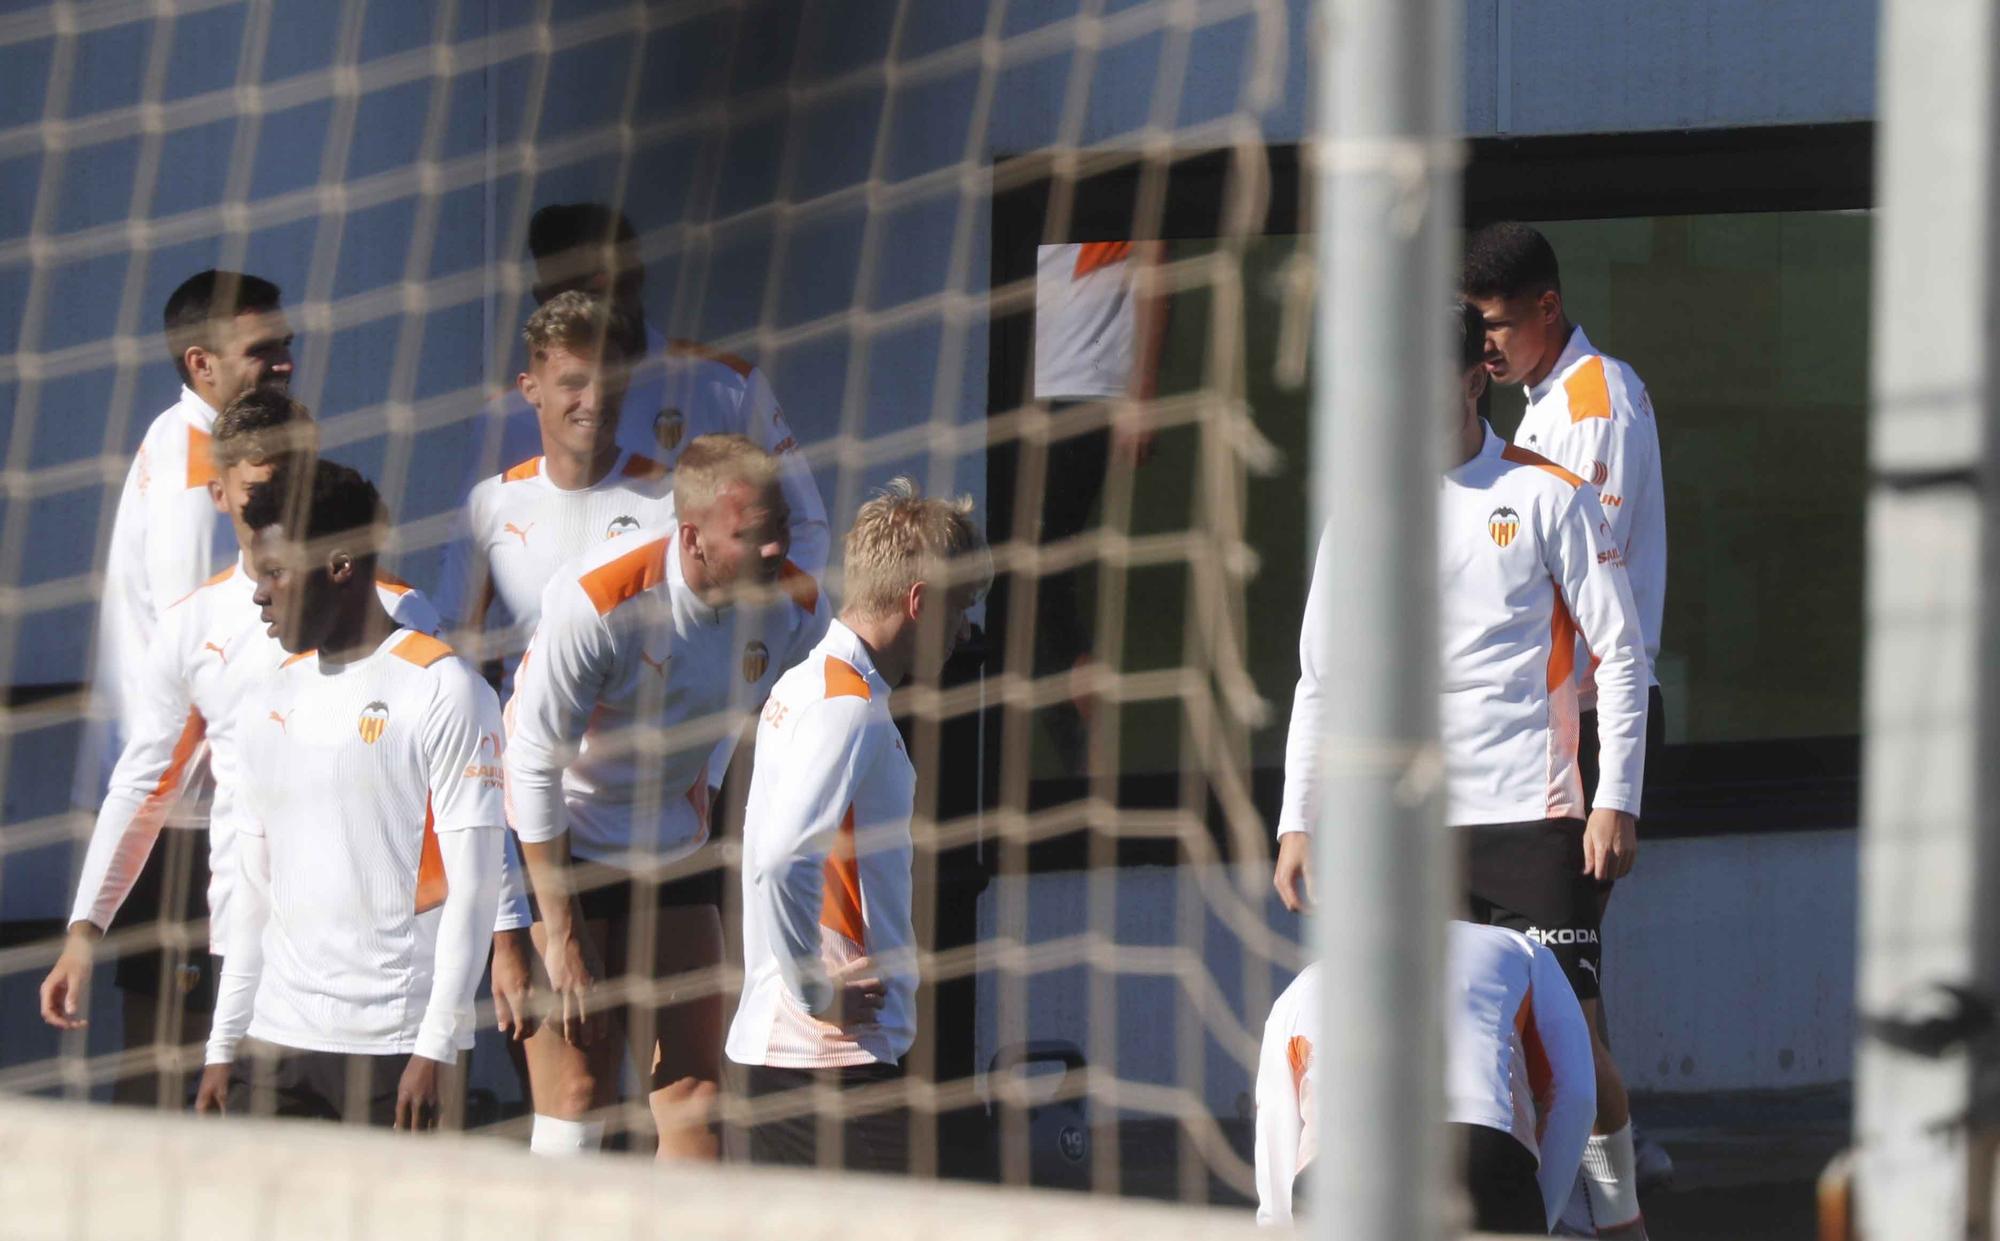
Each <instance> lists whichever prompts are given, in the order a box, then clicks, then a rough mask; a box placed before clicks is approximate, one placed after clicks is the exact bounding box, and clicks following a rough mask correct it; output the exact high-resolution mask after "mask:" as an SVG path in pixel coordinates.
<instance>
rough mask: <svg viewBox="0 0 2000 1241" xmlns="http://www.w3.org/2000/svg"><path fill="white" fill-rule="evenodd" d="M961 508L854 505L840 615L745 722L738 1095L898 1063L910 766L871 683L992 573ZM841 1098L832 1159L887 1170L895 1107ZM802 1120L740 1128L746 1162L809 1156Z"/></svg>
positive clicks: (898, 502)
mask: <svg viewBox="0 0 2000 1241" xmlns="http://www.w3.org/2000/svg"><path fill="white" fill-rule="evenodd" d="M971 507H972V506H971V502H970V501H969V500H959V501H947V500H939V499H926V498H924V497H923V496H921V495H919V494H918V492H917V489H916V485H915V484H914V483H912V482H910V481H909V480H907V479H899V480H897V482H895V483H892V484H891V485H890V486H889V488H888V489H887V490H886V491H885V492H884V493H883V494H881V495H880V496H877V497H876V498H875V499H872V500H870V501H869V502H868V503H866V504H864V505H862V506H861V511H860V513H859V514H858V515H856V517H855V520H854V528H853V529H852V530H850V531H849V532H848V535H847V547H846V556H845V574H844V578H843V580H844V581H845V583H846V588H847V604H846V606H845V607H844V608H843V609H842V610H841V614H840V619H839V620H838V621H836V622H835V623H834V624H832V625H830V626H829V627H828V628H827V632H826V637H825V638H823V639H822V640H821V641H820V643H819V645H818V646H816V647H815V648H814V649H813V651H812V654H811V655H810V656H809V657H808V658H807V659H806V660H805V661H804V662H803V663H801V664H799V665H798V666H797V667H795V668H793V669H792V670H791V671H790V672H787V673H786V674H785V675H784V676H783V677H781V678H779V680H778V684H777V686H776V687H775V688H774V689H773V690H772V691H771V698H770V701H769V702H768V703H766V704H765V707H764V714H763V718H762V719H761V720H760V721H759V722H758V725H757V765H756V770H755V773H754V774H753V775H752V777H751V783H750V806H749V810H748V813H747V814H746V816H745V819H744V827H743V881H742V882H743V971H744V980H743V999H742V1003H741V1004H740V1005H739V1006H738V1008H737V1010H736V1018H735V1020H734V1021H733V1022H732V1023H731V1024H730V1027H729V1044H728V1051H729V1058H730V1059H731V1060H733V1061H735V1062H736V1063H738V1064H741V1065H747V1066H749V1067H748V1071H747V1081H748V1087H749V1093H750V1095H751V1097H752V1098H768V1097H770V1096H773V1095H778V1094H786V1093H791V1092H796V1091H803V1090H811V1089H814V1088H816V1087H821V1086H830V1087H834V1088H837V1089H842V1090H847V1089H863V1088H867V1087H870V1086H877V1085H879V1084H881V1083H893V1082H896V1081H898V1080H900V1078H901V1076H902V1059H903V1055H904V1053H905V1052H907V1051H908V1050H909V1049H910V1044H911V1042H912V1040H913V1039H914V1038H915V1035H916V988H917V959H916V938H915V932H914V930H913V928H912V926H911V922H910V862H911V854H912V848H913V846H912V844H911V839H910V814H911V810H912V808H913V805H914V797H915V790H916V778H917V777H916V769H915V768H914V767H912V766H911V764H910V758H909V755H908V753H907V752H905V750H904V748H903V740H902V737H901V736H900V735H899V734H898V733H897V731H896V725H895V723H894V721H893V720H892V719H891V718H890V714H889V694H890V691H891V689H892V688H894V687H895V686H897V685H900V684H901V683H902V682H903V681H904V679H905V678H907V677H912V676H916V677H921V678H930V677H934V676H935V675H936V674H937V673H938V672H939V671H940V670H941V669H942V668H943V666H944V662H945V660H946V659H947V658H949V657H950V655H951V652H952V648H953V647H954V646H955V645H956V644H957V643H958V642H960V641H962V640H963V639H964V638H965V637H966V635H967V633H968V631H969V625H968V623H967V621H966V611H967V609H969V608H970V607H971V606H972V605H973V604H974V603H975V602H977V600H978V599H979V596H980V595H981V594H982V593H984V591H985V589H986V587H987V585H988V584H989V583H990V581H991V580H992V561H991V559H990V557H989V556H988V554H987V551H986V541H985V538H984V537H983V536H982V535H981V534H980V532H979V529H978V527H977V526H975V525H974V524H973V521H972V517H971ZM857 1108H858V1110H857V1111H856V1113H855V1114H853V1115H850V1116H846V1117H844V1118H843V1119H842V1120H841V1121H840V1132H841V1146H842V1149H843V1151H844V1158H843V1159H842V1160H841V1162H842V1163H843V1164H844V1165H845V1166H846V1167H849V1168H853V1169H859V1170H865V1171H874V1172H900V1171H903V1170H904V1169H905V1168H906V1165H907V1162H908V1148H909V1131H908V1123H907V1119H906V1116H905V1114H904V1112H903V1111H902V1109H900V1108H898V1107H894V1106H888V1107H881V1108H873V1107H869V1106H868V1105H867V1104H857ZM820 1123H821V1118H820V1117H819V1116H817V1115H815V1114H813V1113H810V1112H808V1113H807V1114H805V1115H802V1116H797V1117H792V1118H788V1119H782V1120H768V1121H763V1122H761V1123H756V1124H753V1126H752V1127H751V1130H750V1158H751V1159H752V1160H753V1161H754V1162H758V1163H776V1164H795V1165H813V1164H815V1163H817V1162H818V1161H819V1159H820V1158H821V1157H822V1152H820V1151H819V1149H818V1143H817V1131H818V1129H819V1126H820ZM826 1157H827V1158H828V1159H829V1160H830V1159H831V1153H830V1152H828V1153H826Z"/></svg>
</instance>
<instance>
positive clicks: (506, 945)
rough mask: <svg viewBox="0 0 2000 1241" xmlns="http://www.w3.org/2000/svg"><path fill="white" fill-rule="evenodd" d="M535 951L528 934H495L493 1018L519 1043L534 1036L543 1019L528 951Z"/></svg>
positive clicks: (501, 1030) (498, 932)
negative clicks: (537, 1003) (537, 1009)
mask: <svg viewBox="0 0 2000 1241" xmlns="http://www.w3.org/2000/svg"><path fill="white" fill-rule="evenodd" d="M534 950H535V946H534V944H533V943H532V942H531V941H530V940H529V938H528V933H527V932H526V931H525V930H522V931H495V932H494V933H493V1018H494V1021H495V1023H496V1024H498V1025H499V1027H500V1033H502V1034H505V1035H507V1036H508V1037H509V1038H511V1039H513V1040H514V1041H515V1042H517V1043H522V1042H526V1041H527V1040H529V1039H531V1038H533V1037H535V1031H536V1030H537V1029H538V1028H540V1026H541V1020H540V1019H539V1018H538V1017H537V1016H536V1014H535V979H534V973H533V971H532V970H531V969H530V968H529V954H530V953H532V952H533V951H534Z"/></svg>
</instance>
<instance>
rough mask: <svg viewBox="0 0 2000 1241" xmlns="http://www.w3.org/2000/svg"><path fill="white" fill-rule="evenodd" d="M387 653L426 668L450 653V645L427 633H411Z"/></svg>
mask: <svg viewBox="0 0 2000 1241" xmlns="http://www.w3.org/2000/svg"><path fill="white" fill-rule="evenodd" d="M389 653H390V654H391V655H394V656H395V657H396V658H398V659H407V660H409V661H410V662H411V663H413V664H415V665H416V666H417V667H419V668H428V667H430V666H431V665H432V664H434V663H436V662H437V661H438V660H440V659H443V658H444V657H445V656H447V655H449V654H451V647H450V646H448V645H447V644H445V643H443V642H440V641H439V640H438V639H436V638H433V637H431V636H430V635H429V634H427V633H413V634H411V635H410V636H409V637H407V638H404V639H403V640H402V641H401V642H398V643H397V644H396V649H395V650H393V651H390V652H389Z"/></svg>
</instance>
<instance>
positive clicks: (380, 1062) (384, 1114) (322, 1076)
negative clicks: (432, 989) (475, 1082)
mask: <svg viewBox="0 0 2000 1241" xmlns="http://www.w3.org/2000/svg"><path fill="white" fill-rule="evenodd" d="M409 1063H410V1058H409V1057H408V1056H405V1055H383V1056H373V1055H350V1054H344V1053H341V1052H332V1051H301V1050H299V1049H297V1048H293V1047H279V1046H277V1045H275V1044H272V1043H260V1042H258V1041H256V1040H254V1039H245V1040H244V1041H243V1043H242V1044H241V1046H240V1047H239V1049H238V1052H237V1058H236V1063H235V1064H234V1065H232V1066H231V1067H230V1072H229V1110H230V1111H232V1112H237V1113H240V1114H243V1115H248V1116H283V1117H288V1118H291V1119H295V1120H332V1121H340V1122H343V1123H347V1124H357V1125H358V1124H367V1125H373V1126H375V1127H376V1128H379V1129H387V1128H389V1127H390V1126H392V1125H394V1124H395V1123H396V1091H397V1089H398V1088H399V1087H400V1086H401V1085H402V1081H403V1070H404V1069H406V1068H407V1067H409ZM464 1064H465V1057H464V1056H463V1055H461V1056H460V1057H459V1064H458V1065H457V1066H455V1067H452V1068H447V1069H443V1070H441V1072H440V1074H439V1076H440V1081H439V1090H438V1095H439V1101H440V1102H441V1103H442V1104H443V1105H444V1108H445V1114H446V1119H445V1121H444V1122H443V1125H442V1127H444V1128H453V1129H455V1128H459V1127H461V1126H460V1120H461V1119H462V1118H460V1117H458V1116H457V1115H456V1112H457V1109H458V1108H459V1107H461V1106H462V1101H461V1097H462V1095H463V1093H464V1092H463V1091H462V1090H461V1089H459V1082H460V1080H461V1079H460V1076H459V1075H460V1074H461V1073H462V1072H463V1069H464Z"/></svg>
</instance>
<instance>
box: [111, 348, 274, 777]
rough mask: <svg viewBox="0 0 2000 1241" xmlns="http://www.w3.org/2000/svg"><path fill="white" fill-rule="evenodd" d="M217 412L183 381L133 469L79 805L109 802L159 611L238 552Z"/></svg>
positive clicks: (120, 523)
mask: <svg viewBox="0 0 2000 1241" xmlns="http://www.w3.org/2000/svg"><path fill="white" fill-rule="evenodd" d="M215 413H216V411H215V410H213V409H211V408H209V405H208V402H206V401H204V400H202V399H201V398H200V397H199V396H196V395H195V393H194V390H193V389H191V388H186V387H183V388H182V389H181V396H180V400H178V401H176V402H175V403H174V404H173V405H171V406H169V407H168V408H167V409H166V410H165V411H164V412H163V413H161V414H160V416H159V417H157V418H155V419H153V425H152V426H151V427H150V428H148V429H147V431H146V438H145V439H144V440H143V441H142V442H141V443H140V445H139V452H138V455H137V456H135V457H134V458H133V459H132V465H131V467H130V468H129V469H127V471H126V473H125V486H124V489H123V490H122V491H120V492H119V494H118V510H117V514H116V515H115V516H114V517H113V518H112V522H111V544H110V547H109V549H108V550H107V551H106V553H105V558H104V593H103V595H102V597H101V598H100V599H99V601H98V606H97V633H96V641H95V644H94V649H95V652H96V654H95V657H94V660H93V663H92V667H91V686H90V714H89V718H88V719H87V720H86V722H85V726H84V731H83V747H82V751H81V753H80V754H79V755H78V757H77V765H76V777H75V780H74V781H73V783H72V786H71V802H72V804H74V805H76V806H78V807H81V808H85V809H95V808H96V807H97V805H98V803H99V802H100V801H102V800H103V797H104V790H105V788H106V787H107V785H108V783H109V781H110V779H111V769H112V766H113V764H115V763H116V762H117V761H118V755H119V752H120V751H121V750H122V749H123V748H124V745H125V729H126V721H127V719H128V718H129V717H130V711H129V710H128V707H127V699H128V698H129V697H130V696H131V695H132V693H133V692H134V689H133V687H134V685H135V684H136V682H137V680H138V678H139V676H140V668H141V667H142V666H143V665H144V663H145V660H146V650H147V648H148V647H149V646H151V644H152V641H153V631H154V629H155V628H156V627H157V626H158V624H159V620H160V615H161V613H163V612H165V611H166V610H167V608H168V607H169V606H170V605H172V604H173V602H174V601H175V600H177V599H180V598H182V597H183V596H185V595H186V594H187V593H188V592H189V591H191V590H193V589H194V588H195V587H197V586H200V585H201V584H202V583H203V582H204V581H206V580H208V578H209V577H210V576H212V575H213V574H214V573H216V572H217V571H218V570H220V569H221V568H223V567H224V566H225V565H227V564H228V563H229V562H230V561H231V560H232V559H234V558H235V555H236V535H235V532H234V531H233V530H232V529H231V528H230V525H229V519H228V518H227V517H226V516H224V515H223V514H222V513H221V512H219V511H218V510H217V509H216V507H215V501H214V499H213V498H211V497H210V496H209V494H208V484H209V481H210V480H211V479H213V478H214V477H215V463H214V461H213V460H212V459H211V458H210V456H209V432H210V431H211V430H212V429H213V428H214V426H215Z"/></svg>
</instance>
